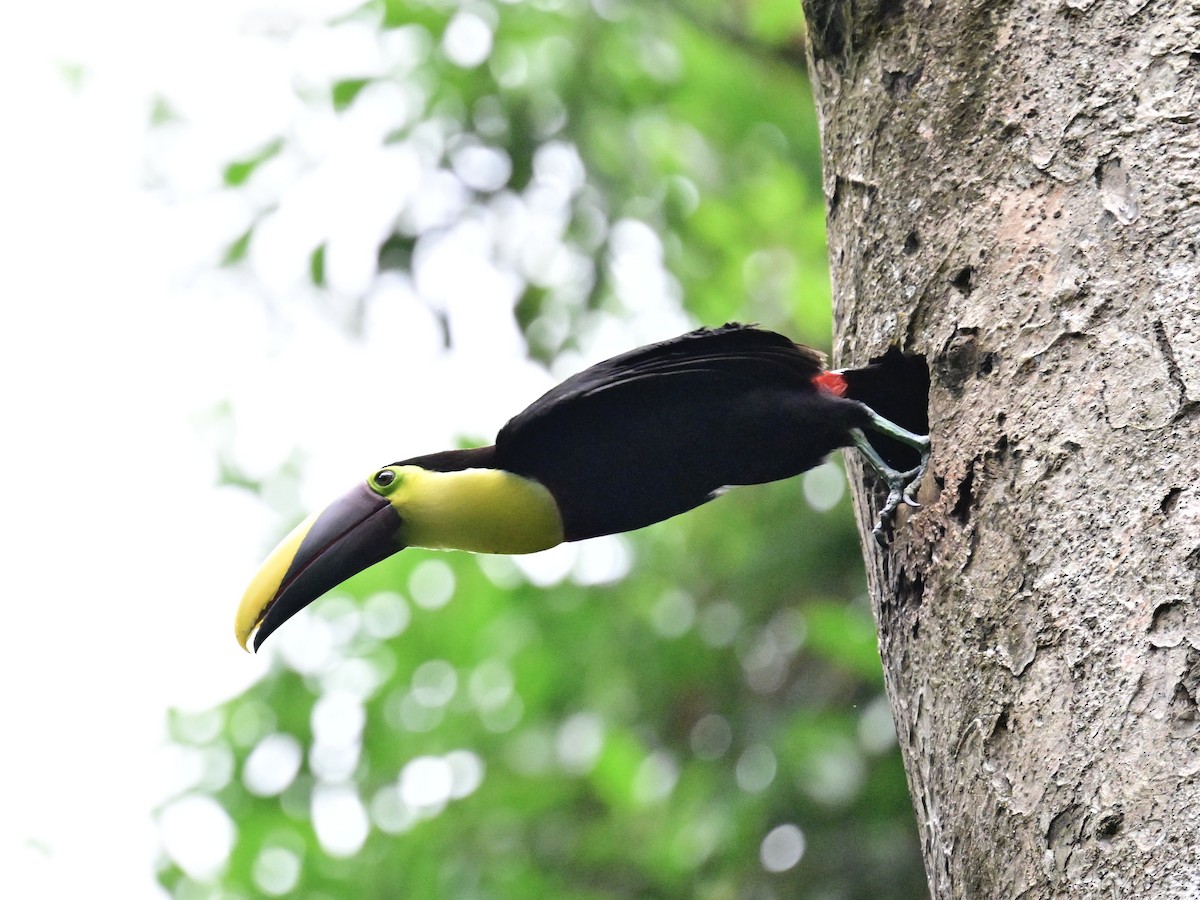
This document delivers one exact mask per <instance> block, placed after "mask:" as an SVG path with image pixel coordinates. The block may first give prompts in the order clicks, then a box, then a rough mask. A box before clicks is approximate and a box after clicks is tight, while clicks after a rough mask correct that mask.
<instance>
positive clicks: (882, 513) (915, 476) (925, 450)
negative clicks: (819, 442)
mask: <svg viewBox="0 0 1200 900" xmlns="http://www.w3.org/2000/svg"><path fill="white" fill-rule="evenodd" d="M871 425H872V428H874V429H875V430H876V431H880V432H882V433H884V434H887V435H888V436H889V437H893V438H896V439H897V440H900V441H902V442H903V443H905V444H908V445H909V446H910V447H912V448H913V449H914V450H917V451H918V452H920V454H921V462H920V463H919V464H918V465H917V466H916V468H913V469H909V470H908V471H907V472H901V471H900V470H899V469H893V468H892V467H891V466H889V465H888V464H887V463H886V462H884V460H883V457H881V456H880V455H879V453H878V452H877V451H876V450H875V448H874V447H872V446H871V443H870V441H868V440H867V437H866V435H865V434H863V433H862V431H860V430H859V429H857V428H856V429H854V430H853V431H851V436H852V437H853V439H854V445H855V446H856V447H858V449H859V451H860V452H861V453H862V455H863V457H864V458H865V459H866V461H867V464H868V465H870V467H871V468H872V469H874V470H875V471H876V473H878V475H879V477H880V478H882V479H883V481H884V483H885V484H886V485H887V486H888V496H887V501H886V502H885V503H884V504H883V508H882V509H881V510H879V519H878V521H877V522H876V524H875V528H874V529H873V530H872V532H871V533H872V534H873V535H874V536H875V540H876V541H877V542H878V543H879V545H880V546H881V547H886V546H887V543H888V538H889V537H890V536H891V533H892V525H893V523H894V522H895V519H896V510H897V509H899V508H900V504H901V503H903V504H905V505H906V506H911V507H912V508H914V509H920V507H921V504H920V503H918V502H917V499H916V498H917V491H918V490H919V489H920V487H921V479H923V478H924V477H925V469H926V468H928V466H929V453H930V443H929V437H928V436H927V435H920V434H913V433H912V432H910V431H905V430H904V429H902V428H900V427H898V426H896V425H895V424H893V423H891V422H888V421H887V420H886V419H883V418H881V417H878V416H876V417H875V419H874V420H873V421H872V423H871Z"/></svg>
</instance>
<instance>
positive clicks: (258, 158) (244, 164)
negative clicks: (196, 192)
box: [160, 104, 283, 187]
mask: <svg viewBox="0 0 1200 900" xmlns="http://www.w3.org/2000/svg"><path fill="white" fill-rule="evenodd" d="M160 106H162V108H163V109H169V107H167V106H166V105H165V104H160ZM282 149H283V138H275V140H273V141H270V142H269V143H267V144H266V145H264V146H263V147H262V149H260V150H258V151H256V152H255V153H252V154H251V155H250V156H247V157H246V158H245V159H239V160H237V161H235V162H231V163H229V165H227V166H226V167H225V171H224V173H223V175H222V177H223V178H224V181H225V186H226V187H240V186H241V185H243V184H245V183H246V181H247V180H248V179H249V178H250V176H251V175H253V174H254V171H255V169H257V168H258V167H259V166H261V165H262V164H263V163H265V162H266V161H267V160H269V159H273V158H274V157H276V156H278V155H279V152H280V151H281V150H282Z"/></svg>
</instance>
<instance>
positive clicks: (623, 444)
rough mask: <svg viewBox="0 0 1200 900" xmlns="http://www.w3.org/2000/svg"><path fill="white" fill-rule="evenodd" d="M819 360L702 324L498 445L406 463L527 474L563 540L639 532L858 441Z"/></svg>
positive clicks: (566, 389)
mask: <svg viewBox="0 0 1200 900" xmlns="http://www.w3.org/2000/svg"><path fill="white" fill-rule="evenodd" d="M822 363H823V359H822V356H821V354H820V353H818V352H817V351H815V350H811V349H809V348H807V347H803V346H800V345H798V344H795V343H794V342H792V341H791V340H789V339H788V338H786V337H784V336H783V335H780V334H776V333H774V332H770V331H764V330H761V329H758V328H753V327H749V326H745V325H736V324H729V325H725V326H724V327H721V328H715V329H700V330H698V331H692V332H689V333H688V334H685V335H682V336H680V337H677V338H673V339H671V340H668V341H662V342H661V343H657V344H651V345H649V346H646V347H641V348H638V349H637V350H632V351H630V352H628V353H623V354H621V355H620V356H615V357H613V358H612V359H608V360H605V361H604V362H601V363H597V364H596V365H594V366H592V367H591V368H589V369H586V370H584V371H583V372H580V373H578V374H577V375H573V376H571V377H570V378H568V379H567V380H565V381H564V382H562V383H561V384H559V385H558V386H556V387H554V388H552V389H551V390H549V391H548V392H546V393H545V394H543V395H542V396H541V397H540V398H538V399H537V400H535V401H534V402H533V403H532V404H530V406H529V407H528V408H527V409H525V410H524V411H523V412H521V413H519V414H518V415H516V416H514V417H513V418H512V419H511V420H509V422H508V423H507V424H506V425H505V426H504V427H503V428H501V429H500V433H499V434H498V435H497V436H496V443H495V445H494V446H491V447H484V448H478V449H475V450H460V451H446V452H442V453H436V454H431V455H427V456H418V457H415V458H412V459H408V460H404V461H402V462H400V463H397V465H417V466H422V467H425V468H429V469H434V470H438V471H456V470H460V469H463V468H468V467H488V468H499V469H504V470H506V471H509V472H513V473H514V474H517V475H523V476H525V477H527V478H532V479H534V480H536V481H538V482H539V483H541V484H543V485H545V487H546V488H547V489H548V490H549V491H550V493H551V494H552V495H553V496H554V498H555V500H556V501H557V503H558V508H559V512H560V514H561V515H562V519H563V530H564V533H565V537H566V539H567V540H580V539H583V538H588V537H595V536H597V535H602V534H613V533H616V532H621V531H630V530H633V529H635V528H641V527H643V526H645V525H650V524H652V523H654V522H658V521H661V520H663V519H666V518H669V517H671V516H674V515H678V514H679V513H682V512H686V511H687V510H689V509H693V508H694V507H696V506H699V505H700V504H702V503H704V502H706V501H707V500H710V499H711V498H712V497H713V496H714V494H715V492H716V491H719V490H720V489H721V488H723V487H729V486H734V485H746V484H761V483H764V482H768V481H777V480H779V479H782V478H789V477H791V476H793V475H797V474H799V473H800V472H803V471H805V470H807V469H811V468H812V467H813V466H815V465H817V464H818V463H819V462H820V461H821V460H822V459H823V458H824V457H825V456H827V455H828V454H829V453H831V452H832V451H833V450H836V449H837V448H839V447H846V446H850V445H851V444H852V443H853V439H852V437H851V431H850V430H851V429H853V428H862V427H865V426H866V425H867V424H868V422H869V417H870V412H869V410H867V409H866V408H865V407H864V406H863V405H862V404H861V403H858V402H855V401H854V400H852V399H844V398H841V397H837V396H835V395H833V394H831V393H829V392H827V391H824V390H821V389H820V388H818V387H817V384H816V383H815V382H814V379H815V378H816V377H817V376H819V375H820V374H821V373H822V372H823V371H824V367H823V365H822Z"/></svg>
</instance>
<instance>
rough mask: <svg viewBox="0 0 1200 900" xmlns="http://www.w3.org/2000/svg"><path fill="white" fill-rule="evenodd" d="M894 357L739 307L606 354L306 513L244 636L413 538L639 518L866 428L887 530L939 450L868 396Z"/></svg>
mask: <svg viewBox="0 0 1200 900" xmlns="http://www.w3.org/2000/svg"><path fill="white" fill-rule="evenodd" d="M923 368H924V367H923V364H922V369H923ZM879 373H880V367H868V368H864V369H857V370H853V369H852V370H845V371H842V372H829V371H826V370H825V368H824V365H823V359H822V356H821V354H820V353H818V352H817V351H815V350H810V349H809V348H807V347H803V346H800V345H798V344H795V343H793V342H792V341H791V340H789V339H788V338H786V337H784V336H783V335H780V334H776V333H774V332H770V331H764V330H762V329H758V328H754V327H750V326H745V325H738V324H729V325H725V326H724V327H721V328H715V329H700V330H698V331H693V332H690V333H688V334H685V335H681V336H680V337H677V338H673V339H672V340H668V341H663V342H662V343H658V344H652V345H650V346H646V347H641V348H639V349H637V350H632V351H630V352H628V353H623V354H621V355H620V356H616V357H613V358H612V359H609V360H606V361H605V362H602V363H598V364H596V365H594V366H592V367H591V368H590V369H587V370H585V371H583V372H580V373H579V374H578V375H574V376H572V377H570V378H568V379H567V380H566V381H564V382H563V383H562V384H560V385H558V386H557V387H555V388H553V389H552V390H550V391H549V392H547V393H546V394H545V395H543V396H542V397H541V398H539V399H538V400H536V401H534V403H533V404H532V405H531V406H530V407H529V408H528V409H526V410H525V411H524V412H522V413H520V414H519V415H517V416H516V417H515V418H513V419H511V420H510V421H509V422H508V424H506V425H505V426H504V427H503V428H501V429H500V433H499V434H498V435H497V436H496V443H495V444H493V445H492V446H490V447H480V448H477V449H472V450H446V451H443V452H441V453H433V454H430V455H427V456H417V457H413V458H411V459H406V460H402V461H401V462H397V463H392V464H391V465H389V466H385V467H383V468H381V469H379V470H377V471H375V472H373V473H372V474H371V475H370V477H369V478H367V479H366V480H365V481H362V482H360V483H359V484H358V485H357V486H356V487H354V488H353V489H352V490H351V491H350V492H349V493H348V494H346V495H345V496H344V497H342V498H341V499H339V500H337V501H335V502H334V503H333V504H331V505H330V506H329V507H328V508H327V509H325V510H324V511H322V512H320V513H318V514H316V515H314V516H310V517H309V518H308V519H306V520H305V521H304V522H302V523H301V524H300V525H298V526H297V527H296V528H295V530H293V531H292V533H291V534H289V535H288V536H287V537H286V538H284V539H283V541H282V543H280V545H279V546H278V547H277V548H276V549H275V551H274V552H273V553H272V554H271V555H270V557H269V558H268V559H267V561H266V562H265V563H264V564H263V566H262V568H261V569H260V570H259V571H258V574H257V575H256V576H255V577H254V580H253V581H252V582H251V584H250V586H249V588H248V589H247V590H246V594H245V596H244V597H243V598H242V602H241V605H240V607H239V608H238V612H237V621H236V629H237V637H238V640H239V641H240V642H241V643H242V645H243V646H247V645H248V642H249V640H250V637H251V634H252V633H253V632H255V629H257V634H256V636H255V640H254V646H255V648H257V647H258V646H259V645H260V644H261V643H262V642H263V640H264V639H265V638H266V637H267V636H268V635H269V634H271V632H273V631H274V630H275V629H277V628H278V627H279V626H280V625H282V624H283V623H284V622H286V621H287V620H288V619H289V618H290V617H291V616H293V615H295V614H296V613H297V612H298V611H299V610H301V609H303V608H304V607H305V606H307V605H308V604H309V603H311V602H312V601H314V600H316V599H317V598H318V597H320V596H321V595H322V594H324V593H325V592H326V591H328V590H330V589H331V588H333V587H335V586H336V585H338V584H340V583H341V582H343V581H345V580H346V579H347V578H349V577H350V576H351V575H354V574H356V573H357V572H360V571H362V570H363V569H365V568H367V567H368V566H371V565H373V564H375V563H377V562H379V561H380V560H382V559H384V558H386V557H388V556H391V555H392V554H393V553H396V552H397V551H399V550H402V549H404V548H405V547H433V548H443V549H458V550H473V551H476V552H480V553H530V552H533V551H536V550H544V549H546V548H548V547H553V546H555V545H556V544H559V543H561V542H562V541H577V540H582V539H583V538H590V537H596V536H597V535H602V534H613V533H616V532H621V531H630V530H632V529H635V528H641V527H642V526H644V525H650V524H652V523H654V522H659V521H662V520H663V519H667V518H670V517H671V516H674V515H678V514H679V513H682V512H686V511H687V510H689V509H692V508H693V507H696V506H699V505H700V504H701V503H704V502H705V501H707V500H710V499H712V498H713V497H714V496H715V495H716V493H717V492H719V491H720V490H721V489H722V488H724V487H727V486H733V485H746V484H761V483H763V482H768V481H776V480H778V479H781V478H789V477H791V476H792V475H797V474H799V473H800V472H804V471H805V470H807V469H810V468H812V467H814V466H816V465H817V464H818V463H819V462H820V461H821V460H822V459H823V458H824V457H825V456H826V455H828V454H829V453H830V452H832V451H833V450H836V449H837V448H839V447H847V446H851V445H853V446H857V447H858V448H859V449H860V450H861V451H862V452H863V454H864V455H865V457H866V459H867V461H868V463H869V464H870V465H871V466H872V468H874V469H875V471H876V472H878V473H879V474H880V476H881V477H882V478H883V480H884V481H885V482H886V483H887V485H888V488H889V495H888V500H887V502H886V504H885V505H884V508H883V511H882V513H881V516H880V525H879V527H878V528H877V529H876V536H877V537H878V536H879V535H880V534H882V531H883V529H884V528H885V527H887V526H888V525H889V524H890V520H891V517H892V516H893V514H894V512H895V510H896V508H897V506H898V505H899V504H900V503H901V502H906V503H909V504H910V505H914V506H915V505H916V504H915V502H914V501H913V493H914V492H915V490H916V487H917V484H918V482H919V481H920V480H921V477H922V475H923V474H924V470H925V466H926V463H927V462H928V459H929V439H928V437H925V436H921V435H917V434H914V433H912V432H910V431H908V430H906V429H904V428H901V427H900V426H899V425H896V424H894V423H893V422H892V421H890V420H888V419H885V418H883V417H881V416H880V415H879V414H878V413H877V412H876V411H875V409H873V408H872V407H871V406H868V405H866V402H863V401H871V400H872V398H873V397H875V396H878V395H879V394H881V393H883V394H886V393H887V390H886V385H885V386H884V390H882V391H880V389H879V388H880V378H881V377H884V378H886V376H887V373H886V372H884V373H883V375H882V376H881V375H880V374H879ZM926 378H927V376H926ZM926 386H927V382H926ZM921 400H922V402H924V398H921ZM875 405H878V404H875ZM864 428H868V429H871V430H873V431H876V432H879V433H881V434H883V435H886V436H887V437H888V438H890V439H892V440H894V441H898V442H900V443H901V444H903V445H907V446H908V447H911V448H913V449H914V450H915V451H916V455H919V459H920V462H919V463H918V464H917V465H916V466H915V467H914V468H911V469H909V470H907V471H903V472H902V471H899V470H898V469H896V468H893V467H891V466H889V465H888V464H887V463H886V462H884V460H883V458H882V457H881V456H880V455H879V454H878V453H877V452H876V451H875V450H874V448H873V447H872V446H871V445H870V444H869V443H868V442H867V440H866V438H865V437H864V435H863V431H862V429H864Z"/></svg>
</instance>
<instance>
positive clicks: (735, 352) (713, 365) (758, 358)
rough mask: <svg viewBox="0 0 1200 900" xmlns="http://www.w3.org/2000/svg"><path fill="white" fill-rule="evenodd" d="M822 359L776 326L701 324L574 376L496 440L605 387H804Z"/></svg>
mask: <svg viewBox="0 0 1200 900" xmlns="http://www.w3.org/2000/svg"><path fill="white" fill-rule="evenodd" d="M824 362H825V358H824V356H823V355H822V354H821V353H819V352H818V351H816V350H812V349H810V348H808V347H803V346H801V345H799V344H796V343H794V342H793V341H791V340H789V339H788V338H786V337H784V336H783V335H781V334H777V333H775V332H773V331H763V330H761V329H758V328H755V327H753V326H750V325H741V324H738V323H736V322H730V323H728V324H726V325H723V326H722V327H720V328H700V329H698V330H696V331H689V332H688V333H687V334H684V335H680V336H679V337H676V338H671V339H670V340H667V341H661V342H659V343H657V344H649V345H647V346H645V347H639V348H638V349H636V350H630V351H629V352H628V353H622V354H621V355H620V356H614V357H613V358H612V359H607V360H605V361H604V362H600V363H597V364H596V365H594V366H592V367H591V368H589V369H585V370H584V371H582V372H579V373H578V374H576V375H572V376H571V377H570V378H568V379H567V380H566V381H564V382H562V383H561V384H559V385H558V386H557V387H554V388H551V389H550V390H549V391H547V392H546V393H545V394H543V395H542V396H541V397H540V398H538V399H537V400H535V401H534V402H533V403H532V404H530V406H529V407H528V408H527V409H526V410H525V411H524V412H522V413H520V414H518V415H516V416H514V417H513V418H512V419H511V420H510V421H509V422H508V424H506V425H505V426H504V428H502V429H501V430H500V434H499V436H498V437H497V439H496V443H497V444H498V445H503V443H504V442H505V440H506V438H515V437H516V436H517V435H518V434H519V433H520V432H521V431H522V430H524V429H526V428H531V427H536V425H537V422H538V421H539V420H540V419H542V418H544V417H545V416H547V415H554V414H556V413H561V412H562V410H563V408H564V406H566V405H568V404H574V403H576V402H579V401H582V400H585V399H587V398H589V397H595V396H598V395H600V394H602V393H604V392H613V391H615V390H618V389H623V388H631V387H633V388H635V389H636V388H642V387H645V386H646V384H647V382H650V381H660V382H665V381H667V380H676V381H678V382H679V383H680V384H681V385H682V384H684V383H690V384H691V385H692V386H693V387H694V389H695V390H696V391H701V390H703V388H704V387H705V386H706V384H711V383H713V382H718V381H719V382H728V383H737V382H740V383H742V384H745V385H754V384H766V385H780V386H782V385H790V386H792V387H793V388H796V389H800V390H805V389H808V387H809V386H810V385H811V382H812V379H813V377H814V376H816V375H817V374H819V373H820V372H821V371H822V370H823V369H824ZM664 386H665V384H664ZM634 399H636V398H634Z"/></svg>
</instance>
